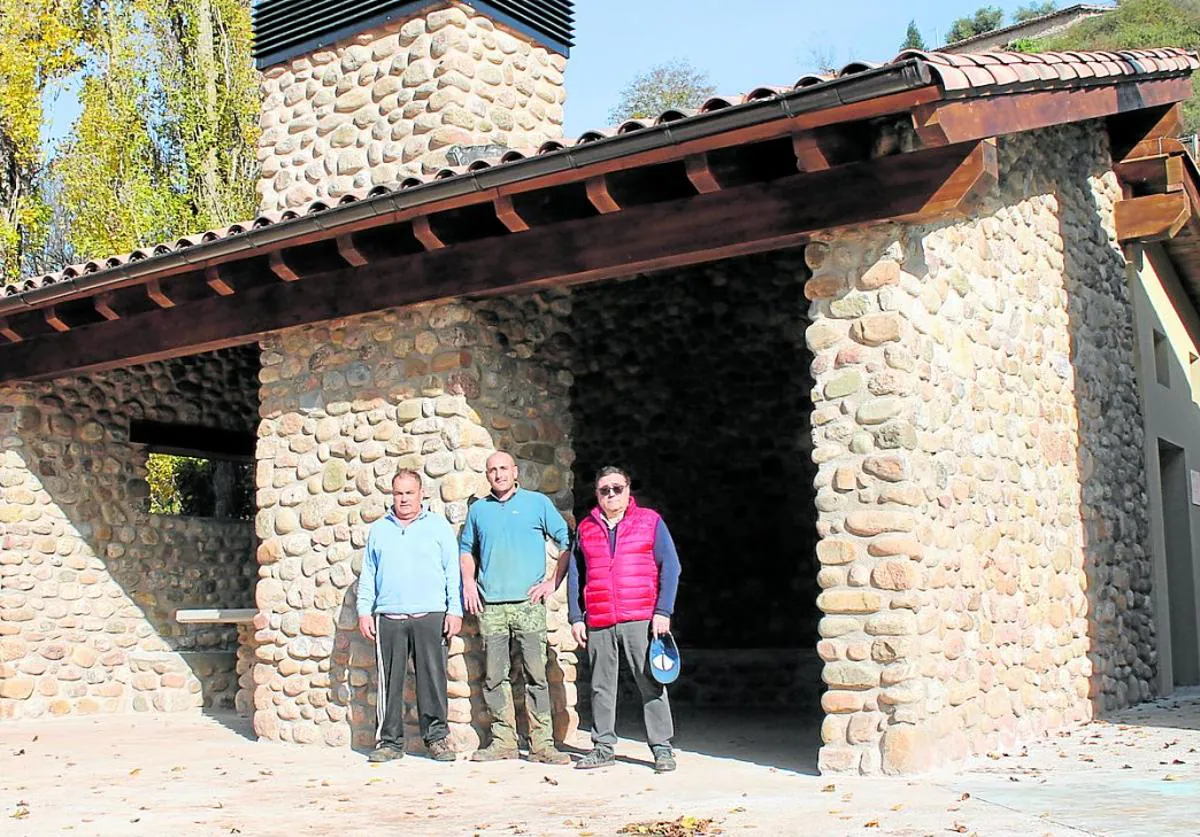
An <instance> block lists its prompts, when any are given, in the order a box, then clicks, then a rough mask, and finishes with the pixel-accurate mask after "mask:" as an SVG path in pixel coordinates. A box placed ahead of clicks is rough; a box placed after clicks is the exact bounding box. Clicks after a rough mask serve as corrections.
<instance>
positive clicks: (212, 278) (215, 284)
mask: <svg viewBox="0 0 1200 837" xmlns="http://www.w3.org/2000/svg"><path fill="white" fill-rule="evenodd" d="M221 273H222V272H221V268H220V267H218V266H217V265H209V266H208V267H206V268H205V269H204V282H205V284H206V285H208V286H209V287H210V288H212V290H213V293H216V294H218V295H219V296H233V295H234V293H236V291H235V289H234V287H233V285H231V284H229V280H227V279H226V278H225V277H224V276H222V275H221Z"/></svg>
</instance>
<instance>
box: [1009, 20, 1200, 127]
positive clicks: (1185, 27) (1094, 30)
mask: <svg viewBox="0 0 1200 837" xmlns="http://www.w3.org/2000/svg"><path fill="white" fill-rule="evenodd" d="M1162 46H1178V47H1186V48H1188V49H1197V48H1200V0H1123V2H1121V3H1119V4H1118V5H1117V7H1116V8H1114V9H1113V10H1112V11H1111V12H1108V13H1107V14H1104V15H1098V16H1096V17H1092V18H1088V19H1087V20H1084V21H1082V22H1080V23H1079V24H1077V25H1075V26H1072V27H1071V28H1070V29H1068V30H1067V31H1066V32H1063V33H1062V34H1060V35H1055V36H1054V37H1051V38H1043V39H1040V40H1035V41H1030V42H1027V43H1022V44H1021V45H1020V48H1021V49H1022V50H1023V51H1026V52H1047V51H1054V50H1122V49H1145V48H1149V47H1162ZM1198 84H1200V79H1197V78H1195V77H1193V80H1192V97H1191V98H1190V99H1188V100H1187V101H1185V102H1184V103H1183V123H1184V131H1185V132H1187V133H1195V132H1197V131H1200V99H1198V98H1197V94H1198V93H1200V89H1198V88H1197V85H1198Z"/></svg>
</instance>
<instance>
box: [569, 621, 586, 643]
mask: <svg viewBox="0 0 1200 837" xmlns="http://www.w3.org/2000/svg"><path fill="white" fill-rule="evenodd" d="M571 636H573V637H575V641H576V642H578V643H579V647H580V648H586V647H587V625H585V624H584V623H582V622H575V623H573V624H572V625H571Z"/></svg>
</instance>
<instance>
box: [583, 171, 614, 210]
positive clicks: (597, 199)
mask: <svg viewBox="0 0 1200 837" xmlns="http://www.w3.org/2000/svg"><path fill="white" fill-rule="evenodd" d="M587 196H588V200H589V201H591V202H592V206H594V207H596V211H597V212H599V213H600V214H601V215H608V214H610V213H613V212H619V211H620V210H621V206H620V204H618V203H617V202H616V200H615V199H614V198H613V196H612V193H611V192H609V190H608V180H606V179H605V178H604V177H593V178H591V179H589V180H588V182H587Z"/></svg>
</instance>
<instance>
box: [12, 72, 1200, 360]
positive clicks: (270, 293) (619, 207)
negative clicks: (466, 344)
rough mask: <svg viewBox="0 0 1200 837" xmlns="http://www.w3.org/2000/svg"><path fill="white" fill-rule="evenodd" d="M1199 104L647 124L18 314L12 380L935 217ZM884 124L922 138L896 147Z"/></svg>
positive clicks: (1047, 102)
mask: <svg viewBox="0 0 1200 837" xmlns="http://www.w3.org/2000/svg"><path fill="white" fill-rule="evenodd" d="M1188 95H1190V81H1189V79H1188V78H1187V77H1186V76H1177V77H1168V78H1154V79H1149V80H1135V81H1129V82H1125V83H1121V84H1110V85H1105V86H1101V85H1097V86H1094V87H1091V88H1084V89H1066V88H1064V89H1057V90H1029V91H1018V92H1013V93H1004V94H1001V95H991V96H988V95H975V96H972V97H967V96H964V95H961V94H959V95H954V96H947V94H945V93H944V92H943V91H941V90H940V89H939V88H938V87H937V86H935V85H932V84H925V85H923V86H917V87H914V88H913V89H909V90H904V91H901V92H896V93H890V94H887V95H880V96H876V97H872V98H865V99H862V100H859V101H854V102H850V103H847V104H841V105H837V106H833V107H829V108H825V109H819V110H813V111H806V112H803V113H796V114H794V115H791V116H787V115H784V116H781V117H780V118H778V119H772V120H770V121H766V122H758V123H755V124H751V125H748V126H746V127H741V128H738V127H733V128H731V129H730V130H726V131H722V132H720V133H717V134H714V135H711V136H702V137H697V138H694V139H680V141H678V142H673V143H669V144H662V143H656V144H653V145H651V144H649V143H647V144H646V145H647V146H648V147H645V148H644V149H642V148H639V138H638V136H637V134H636V133H635V134H633V135H630V136H629V137H617V138H614V139H613V140H610V141H608V142H625V143H627V144H628V149H629V151H628V153H625V154H621V155H619V156H612V155H609V156H603V155H597V158H596V160H595V161H594V162H582V163H579V164H578V165H573V166H572V167H570V168H562V167H557V170H549V167H548V166H547V164H546V162H545V160H542V159H541V158H539V159H534V160H530V161H526V162H529V163H530V164H531V165H529V166H528V167H527V169H528V172H529V176H528V177H522V178H520V179H516V180H512V181H510V182H505V183H502V184H500V185H497V186H494V187H489V188H478V186H479V184H480V183H482V182H484V176H485V175H486V172H485V173H481V174H479V175H478V176H472V177H476V179H475V180H474V181H472V182H470V183H469V184H467V183H464V188H462V189H460V190H444V191H443V193H442V196H441V197H439V198H438V199H437V200H433V201H429V202H404V201H401V200H400V199H397V198H393V199H391V200H390V201H389V199H386V198H385V199H380V200H379V201H377V202H376V203H373V204H371V205H370V206H354V205H352V206H351V207H348V208H347V209H348V210H349V211H345V212H338V211H335V210H330V211H328V212H327V213H316V214H315V215H305V216H302V217H301V218H299V219H297V221H296V222H294V223H292V222H289V224H286V225H285V224H280V225H277V227H276V228H268V229H266V230H263V231H261V234H256V232H255V231H251V232H248V233H245V234H244V239H238V240H237V241H236V242H234V243H235V244H239V245H241V244H244V246H229V242H224V245H225V246H223V247H215V246H214V247H213V248H209V249H208V250H206V249H205V247H203V246H197V247H195V248H191V250H190V251H189V252H188V254H187V261H186V262H184V263H178V260H176V262H177V263H175V264H172V265H170V266H167V267H165V268H164V269H163V270H161V271H154V272H152V273H149V274H142V275H140V276H138V277H136V278H130V279H128V280H127V281H126V280H123V281H121V282H119V283H110V284H106V285H103V286H100V287H95V288H88V289H83V290H79V291H78V292H74V291H71V290H70V289H68V290H67V291H66V292H64V293H63V294H58V295H55V296H53V298H52V301H50V302H47V303H45V304H42V303H36V302H35V303H33V304H30V305H28V306H26V307H25V308H21V309H18V310H16V311H13V310H9V311H6V312H3V314H2V316H0V382H3V381H12V380H36V379H42V378H50V377H56V376H60V375H64V374H69V373H76V372H82V371H94V370H102V369H109V368H114V367H119V366H124V365H129V364H132V363H140V362H147V361H150V360H155V359H163V358H168V357H177V356H181V355H186V354H193V353H196V352H200V351H208V350H212V349H217V348H222V347H228V346H234V345H240V344H245V343H250V342H254V341H256V340H258V339H260V338H261V337H262V336H263V335H264V334H267V333H270V332H273V331H276V330H279V329H282V328H288V327H292V326H297V325H301V324H305V323H312V322H319V321H322V320H329V319H335V318H339V317H345V316H351V315H355V314H362V313H366V312H369V311H374V310H380V309H384V308H389V307H395V306H403V305H411V304H416V303H421V302H427V301H432V300H438V299H445V298H452V297H461V296H469V295H480V294H490V293H510V292H516V291H520V290H522V289H526V288H534V287H541V286H549V285H569V284H574V283H579V282H587V281H595V280H600V279H605V278H611V277H617V276H624V275H630V274H633V273H638V272H644V271H647V270H655V269H662V268H670V267H677V266H682V265H688V264H696V263H700V262H706V261H712V260H716V259H722V258H729V257H732V256H737V255H743V254H748V253H755V252H763V251H769V250H774V249H779V248H783V247H789V246H795V245H798V244H802V243H804V242H805V241H807V240H809V239H810V238H811V237H812V236H813V235H814V234H817V233H820V232H823V231H828V230H833V229H838V228H842V227H847V226H853V225H858V224H865V223H871V222H877V221H885V220H889V219H895V220H921V221H927V220H934V219H937V218H940V217H944V216H947V215H951V214H953V213H956V212H958V213H961V212H965V211H968V209H969V207H968V206H967V202H968V201H970V199H971V197H972V196H973V195H975V194H977V193H979V192H980V191H981V190H983V189H985V188H987V186H988V185H990V184H991V183H992V182H994V180H995V178H996V177H997V175H998V172H997V161H996V147H995V139H994V138H995V137H997V136H1000V135H1003V134H1008V133H1014V132H1016V131H1022V130H1030V129H1032V128H1037V127H1045V126H1049V125H1054V124H1060V123H1062V122H1066V121H1074V120H1076V119H1093V118H1099V117H1107V118H1108V120H1109V131H1110V135H1112V136H1113V137H1114V146H1115V145H1116V144H1117V142H1118V139H1119V141H1120V142H1121V143H1136V142H1137V141H1140V140H1141V139H1142V138H1144V137H1145V136H1146V135H1147V134H1148V133H1149V132H1151V131H1152V129H1150V128H1147V127H1146V126H1145V123H1146V122H1147V117H1146V114H1155V115H1156V120H1157V121H1161V118H1162V113H1164V112H1168V111H1170V110H1171V108H1172V107H1173V105H1174V103H1175V102H1178V101H1180V100H1182V99H1184V98H1186V97H1187V96H1188ZM1152 121H1153V120H1152ZM1154 124H1157V122H1155V123H1154ZM668 127H669V126H668ZM881 129H887V130H889V131H893V132H894V131H895V130H896V129H901V130H907V131H908V132H909V133H910V134H914V133H915V135H916V138H917V139H916V141H915V142H914V143H911V144H909V145H906V146H905V148H906V150H904V151H901V150H900V149H898V148H884V149H882V150H881V148H880V146H879V144H878V143H876V142H874V139H875V138H876V137H877V136H878V134H879V132H880V130H881ZM680 136H681V137H682V136H685V134H684V132H680ZM518 165H520V164H518ZM447 185H449V183H448V184H447ZM468 185H469V188H468ZM447 192H451V193H449V194H447ZM363 203H364V204H365V203H366V202H363ZM402 204H403V205H402ZM218 243H221V242H218ZM206 253H212V254H213V255H211V256H206ZM80 284H81V285H82V284H83V283H82V282H81V283H80ZM51 305H52V306H53V307H52V308H51ZM46 309H49V313H47V310H46Z"/></svg>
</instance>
